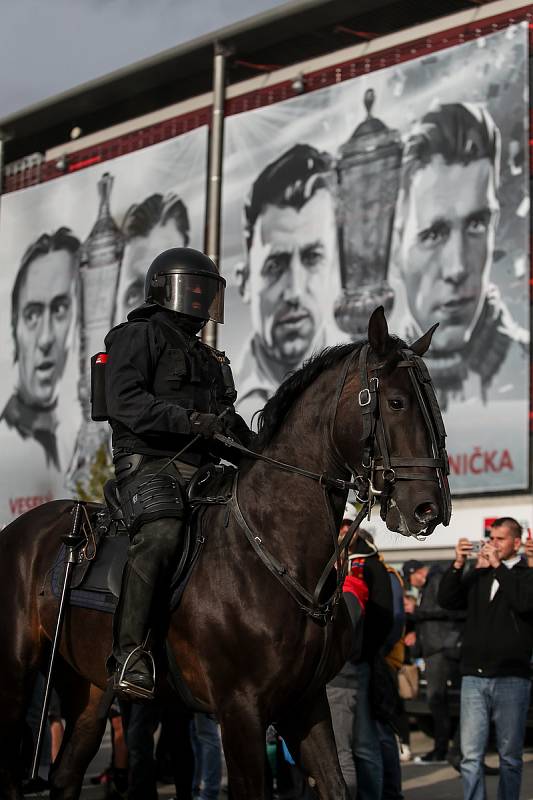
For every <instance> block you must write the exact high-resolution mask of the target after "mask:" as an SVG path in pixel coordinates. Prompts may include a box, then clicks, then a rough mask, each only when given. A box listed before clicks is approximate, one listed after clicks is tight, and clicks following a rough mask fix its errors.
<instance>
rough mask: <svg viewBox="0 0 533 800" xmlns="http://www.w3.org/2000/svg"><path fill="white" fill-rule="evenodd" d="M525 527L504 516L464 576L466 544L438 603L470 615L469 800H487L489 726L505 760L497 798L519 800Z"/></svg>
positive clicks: (525, 656) (531, 632)
mask: <svg viewBox="0 0 533 800" xmlns="http://www.w3.org/2000/svg"><path fill="white" fill-rule="evenodd" d="M521 541H522V528H521V527H520V525H519V523H518V522H517V521H516V520H515V519H513V518H512V517H500V518H499V519H496V520H494V522H493V523H492V525H491V527H490V538H489V539H488V540H487V541H486V542H483V543H482V546H481V549H480V551H479V553H478V556H477V560H476V564H475V567H474V569H472V570H470V571H469V572H467V573H466V574H464V567H465V563H466V560H467V558H468V557H469V556H470V555H471V554H472V553H473V551H474V546H473V542H471V541H470V540H468V539H466V538H461V539H459V541H458V542H457V545H456V548H455V561H454V562H453V564H451V566H450V567H449V569H448V570H447V571H446V572H445V574H444V575H443V577H442V581H441V584H440V587H439V602H440V603H441V605H442V606H444V607H445V608H449V609H455V610H459V609H465V610H466V625H465V631H464V637H463V647H462V654H461V673H462V676H463V677H462V685H461V749H462V760H461V775H462V778H463V792H464V800H486V791H485V784H484V771H483V761H484V756H485V751H486V748H487V741H488V735H489V726H490V722H491V720H492V721H493V723H494V726H495V730H496V744H497V748H498V755H499V757H500V786H499V789H498V797H500V796H501V797H505V798H506V800H518V798H519V797H520V784H521V779H522V750H523V744H524V733H525V725H526V718H527V709H528V706H529V694H530V687H531V679H530V661H531V653H532V650H533V617H532V612H533V571H531V570H530V569H529V568H528V566H527V563H526V562H525V561H524V560H523V559H522V558H521V557H520V555H519V554H518V551H519V549H520V545H521Z"/></svg>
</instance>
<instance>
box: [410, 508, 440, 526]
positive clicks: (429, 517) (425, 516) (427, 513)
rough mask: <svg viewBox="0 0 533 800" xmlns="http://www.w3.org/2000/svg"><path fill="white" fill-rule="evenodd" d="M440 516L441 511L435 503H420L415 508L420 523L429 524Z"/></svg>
mask: <svg viewBox="0 0 533 800" xmlns="http://www.w3.org/2000/svg"><path fill="white" fill-rule="evenodd" d="M438 514H439V510H438V508H437V506H436V505H435V504H434V503H420V505H418V506H417V507H416V508H415V517H416V519H417V520H418V522H423V523H424V524H427V523H428V522H433V520H434V519H437V517H438Z"/></svg>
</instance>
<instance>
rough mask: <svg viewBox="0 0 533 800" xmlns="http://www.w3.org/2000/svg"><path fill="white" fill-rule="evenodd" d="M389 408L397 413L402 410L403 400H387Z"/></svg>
mask: <svg viewBox="0 0 533 800" xmlns="http://www.w3.org/2000/svg"><path fill="white" fill-rule="evenodd" d="M389 406H390V407H391V408H392V410H393V411H399V410H400V409H401V408H403V400H400V398H399V397H392V398H391V399H390V400H389Z"/></svg>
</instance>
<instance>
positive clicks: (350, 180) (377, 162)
mask: <svg viewBox="0 0 533 800" xmlns="http://www.w3.org/2000/svg"><path fill="white" fill-rule="evenodd" d="M374 101H375V93H374V90H373V89H367V91H366V92H365V95H364V104H365V107H366V111H367V117H366V119H365V120H364V122H362V123H361V124H360V125H358V127H357V128H356V129H355V131H354V132H353V134H352V135H351V137H350V138H349V139H348V141H347V142H345V143H344V144H343V145H342V146H341V148H340V157H339V159H338V160H337V167H336V169H337V180H338V212H337V231H338V239H339V260H340V269H341V284H342V295H341V296H340V297H339V298H338V300H337V301H336V303H335V308H334V314H335V319H336V321H337V325H338V326H339V328H340V329H341V330H342V331H344V332H345V333H348V334H350V335H351V336H353V337H354V338H356V337H359V336H362V335H364V334H365V333H366V330H367V327H368V320H369V318H370V315H371V313H372V311H373V310H374V309H375V308H376V306H379V305H382V306H383V307H384V308H385V311H387V312H388V311H390V310H391V308H392V306H393V302H394V292H393V290H392V288H391V287H390V285H389V283H388V281H387V274H388V267H389V255H390V247H391V237H392V226H393V222H394V209H395V206H396V198H397V194H398V188H399V180H400V165H401V158H402V144H401V139H400V134H399V132H398V131H397V130H394V129H390V128H387V126H386V125H385V124H384V123H383V122H382V121H381V120H379V119H377V118H376V117H374V116H372V107H373V105H374Z"/></svg>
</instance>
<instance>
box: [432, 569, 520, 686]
mask: <svg viewBox="0 0 533 800" xmlns="http://www.w3.org/2000/svg"><path fill="white" fill-rule="evenodd" d="M494 579H496V580H497V581H498V584H499V586H498V591H497V592H496V594H495V595H494V597H493V599H492V600H491V599H490V595H491V588H492V583H493V581H494ZM439 603H440V604H441V605H442V606H444V608H451V609H462V608H464V609H466V624H465V630H464V635H463V646H462V651H461V672H462V674H463V675H476V676H478V677H480V678H493V677H500V676H515V677H523V678H529V675H530V663H529V662H530V660H531V650H532V647H533V569H530V568H529V567H528V566H527V564H526V563H525V561H520V562H519V563H518V564H516V566H514V567H513V568H512V569H508V568H507V567H506V566H505V564H500V566H499V567H498V568H497V569H492V568H491V567H487V568H484V569H471V570H470V571H469V572H467V573H466V574H464V575H463V570H462V569H460V570H459V569H455V568H454V567H453V565H452V566H451V567H450V568H449V569H448V570H447V571H446V572H445V573H444V575H443V576H442V580H441V582H440V587H439Z"/></svg>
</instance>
